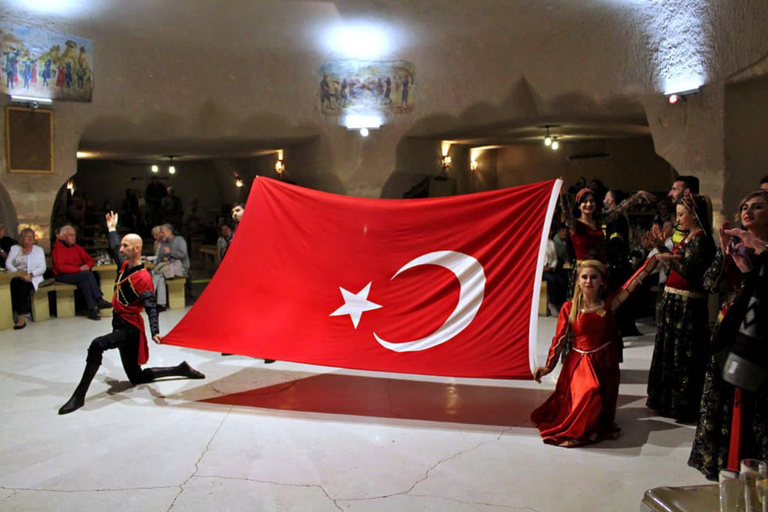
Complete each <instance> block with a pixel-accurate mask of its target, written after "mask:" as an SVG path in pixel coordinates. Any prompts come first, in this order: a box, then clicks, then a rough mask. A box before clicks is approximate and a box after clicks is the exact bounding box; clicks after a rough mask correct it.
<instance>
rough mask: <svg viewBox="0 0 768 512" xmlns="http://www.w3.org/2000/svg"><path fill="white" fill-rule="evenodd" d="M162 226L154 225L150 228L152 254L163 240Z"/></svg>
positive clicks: (155, 252)
mask: <svg viewBox="0 0 768 512" xmlns="http://www.w3.org/2000/svg"><path fill="white" fill-rule="evenodd" d="M162 229H163V226H155V227H153V228H152V239H153V240H154V242H152V254H157V250H158V249H159V248H160V244H161V243H162V242H163V234H162Z"/></svg>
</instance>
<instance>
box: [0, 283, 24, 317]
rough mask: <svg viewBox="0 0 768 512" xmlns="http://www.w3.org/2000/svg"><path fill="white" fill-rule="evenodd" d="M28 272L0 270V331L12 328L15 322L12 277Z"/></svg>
mask: <svg viewBox="0 0 768 512" xmlns="http://www.w3.org/2000/svg"><path fill="white" fill-rule="evenodd" d="M24 274H26V272H0V331H4V330H6V329H10V328H11V327H13V326H14V325H15V324H14V322H13V304H12V303H11V279H13V278H14V277H21V276H23V275H24Z"/></svg>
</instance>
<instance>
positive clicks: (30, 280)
mask: <svg viewBox="0 0 768 512" xmlns="http://www.w3.org/2000/svg"><path fill="white" fill-rule="evenodd" d="M19 238H21V243H20V244H18V245H14V246H13V247H11V248H10V250H9V253H8V258H7V260H6V262H5V264H6V268H7V269H8V270H9V271H10V272H26V274H25V275H23V276H20V277H14V278H13V279H11V302H12V304H13V310H14V311H15V312H16V314H17V315H18V319H17V320H16V325H14V326H13V328H14V329H15V330H19V329H23V328H25V327H26V326H27V314H28V313H29V311H30V302H29V293H30V292H31V291H33V290H37V287H38V286H39V285H40V283H41V282H42V281H43V274H44V273H45V253H44V252H43V249H42V248H40V247H38V246H36V245H35V232H34V231H32V230H31V229H29V228H26V229H22V230H21V233H20V235H19Z"/></svg>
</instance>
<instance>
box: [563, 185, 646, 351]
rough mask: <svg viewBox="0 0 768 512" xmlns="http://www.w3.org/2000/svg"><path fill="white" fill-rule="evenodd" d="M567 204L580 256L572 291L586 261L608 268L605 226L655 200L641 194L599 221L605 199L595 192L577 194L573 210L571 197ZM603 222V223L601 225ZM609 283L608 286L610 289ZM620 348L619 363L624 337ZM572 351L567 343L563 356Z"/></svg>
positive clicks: (565, 208) (583, 190)
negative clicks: (634, 208)
mask: <svg viewBox="0 0 768 512" xmlns="http://www.w3.org/2000/svg"><path fill="white" fill-rule="evenodd" d="M561 198H562V200H563V204H562V209H563V212H564V213H565V215H566V222H567V223H568V226H570V236H571V243H572V244H573V251H574V253H575V254H576V267H575V269H574V273H573V274H572V275H571V280H570V283H569V284H568V289H569V290H573V289H574V288H575V286H576V282H577V277H578V276H577V275H576V269H578V267H579V264H580V263H581V262H583V261H586V260H597V261H599V262H600V263H603V264H604V265H608V258H607V256H606V242H605V233H604V232H603V224H606V225H607V224H610V223H611V222H614V221H615V220H616V219H618V218H619V217H620V216H622V215H624V213H626V212H627V211H628V210H630V209H631V208H632V207H634V206H635V205H637V204H639V203H640V202H641V201H647V202H650V201H653V200H654V196H653V195H651V194H649V193H648V192H646V191H644V190H639V191H638V192H636V193H635V194H633V195H632V196H630V197H629V198H627V199H625V200H624V201H622V202H621V203H620V204H618V205H615V206H613V207H612V208H610V209H609V210H607V211H605V212H604V213H603V218H602V219H599V218H598V215H599V214H598V212H600V211H601V209H602V204H598V201H600V203H602V199H603V198H598V197H597V196H596V195H595V192H594V191H593V190H592V189H590V188H583V189H581V190H579V191H578V192H577V193H576V206H575V208H571V206H570V205H569V204H568V203H569V198H568V196H567V195H563V196H561ZM601 221H602V222H601ZM607 285H608V283H607V282H606V286H607ZM617 341H618V345H619V359H620V360H621V359H622V356H621V353H622V350H623V342H622V340H621V337H620V336H617ZM569 350H570V342H566V345H565V348H564V351H563V356H564V357H565V356H566V355H567V354H568V351H569Z"/></svg>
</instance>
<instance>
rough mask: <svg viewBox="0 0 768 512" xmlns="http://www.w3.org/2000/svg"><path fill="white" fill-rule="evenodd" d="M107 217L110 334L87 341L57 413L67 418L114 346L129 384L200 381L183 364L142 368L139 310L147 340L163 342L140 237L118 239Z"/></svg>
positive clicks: (113, 218) (144, 354)
mask: <svg viewBox="0 0 768 512" xmlns="http://www.w3.org/2000/svg"><path fill="white" fill-rule="evenodd" d="M106 218H107V229H108V230H109V248H110V250H111V252H112V257H113V258H114V259H115V262H117V266H118V269H119V270H118V272H117V278H116V279H115V294H114V296H113V297H112V307H113V308H114V309H113V316H112V332H111V333H109V334H106V335H104V336H99V337H98V338H96V339H94V340H93V341H92V342H91V345H90V346H89V347H88V357H87V358H86V359H85V361H86V365H85V371H84V372H83V377H82V379H81V380H80V384H79V385H78V386H77V389H75V392H74V393H73V394H72V397H71V398H70V399H69V401H68V402H67V403H66V404H64V405H63V406H62V407H61V409H59V414H69V413H70V412H74V411H76V410H77V409H79V408H80V407H82V406H83V404H84V403H85V393H86V392H87V391H88V387H89V386H90V385H91V381H92V380H93V377H94V376H95V375H96V372H97V371H98V369H99V366H101V357H102V354H103V353H104V351H105V350H109V349H113V348H116V349H118V350H120V359H121V361H122V363H123V368H124V369H125V373H126V375H128V380H130V381H131V384H133V385H136V384H144V383H147V382H152V381H154V380H156V379H158V378H161V377H171V376H174V377H186V378H188V379H204V378H205V375H203V374H202V373H200V372H198V371H197V370H195V369H193V368H192V367H191V366H189V364H187V362H186V361H184V362H182V363H181V364H179V365H177V366H171V367H166V368H142V367H141V365H142V364H145V363H146V362H147V360H148V359H149V346H148V343H147V335H146V333H145V332H144V320H143V319H142V317H141V310H142V309H143V310H144V311H146V312H147V317H148V318H149V328H150V331H151V333H152V339H153V340H154V341H155V343H161V342H162V337H161V336H160V325H159V323H158V315H157V303H156V301H155V290H154V286H153V284H152V276H150V275H149V272H147V270H146V269H145V268H144V265H142V263H141V247H142V240H141V237H139V235H136V234H134V233H131V234H128V235H125V236H124V237H123V239H122V240H121V239H120V235H118V233H117V214H116V213H113V212H110V213H108V214H107V216H106Z"/></svg>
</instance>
